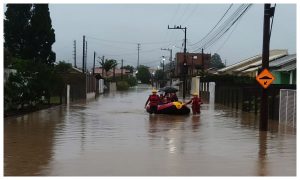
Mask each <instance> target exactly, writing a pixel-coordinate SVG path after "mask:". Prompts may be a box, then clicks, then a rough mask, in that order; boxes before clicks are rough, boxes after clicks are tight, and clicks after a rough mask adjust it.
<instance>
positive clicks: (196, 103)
mask: <svg viewBox="0 0 300 180" xmlns="http://www.w3.org/2000/svg"><path fill="white" fill-rule="evenodd" d="M190 103H192V110H193V114H200V104H202V101H201V98H200V97H198V93H196V92H195V93H193V98H192V99H191V100H189V102H187V103H185V104H186V105H187V104H190Z"/></svg>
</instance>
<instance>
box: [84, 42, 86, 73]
mask: <svg viewBox="0 0 300 180" xmlns="http://www.w3.org/2000/svg"><path fill="white" fill-rule="evenodd" d="M86 65H87V41H85V61H84V71H85V72H87V71H86V69H87V68H86Z"/></svg>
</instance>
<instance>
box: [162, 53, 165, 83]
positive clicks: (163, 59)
mask: <svg viewBox="0 0 300 180" xmlns="http://www.w3.org/2000/svg"><path fill="white" fill-rule="evenodd" d="M165 60H166V59H165V56H162V61H163V74H164V73H165ZM163 79H164V76H163Z"/></svg>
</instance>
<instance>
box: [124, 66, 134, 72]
mask: <svg viewBox="0 0 300 180" xmlns="http://www.w3.org/2000/svg"><path fill="white" fill-rule="evenodd" d="M123 69H126V70H129V71H130V73H133V70H134V67H133V66H130V65H126V66H123Z"/></svg>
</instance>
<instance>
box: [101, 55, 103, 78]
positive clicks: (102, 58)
mask: <svg viewBox="0 0 300 180" xmlns="http://www.w3.org/2000/svg"><path fill="white" fill-rule="evenodd" d="M103 64H104V56H102V67H101V68H102V78H104V68H103Z"/></svg>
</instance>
